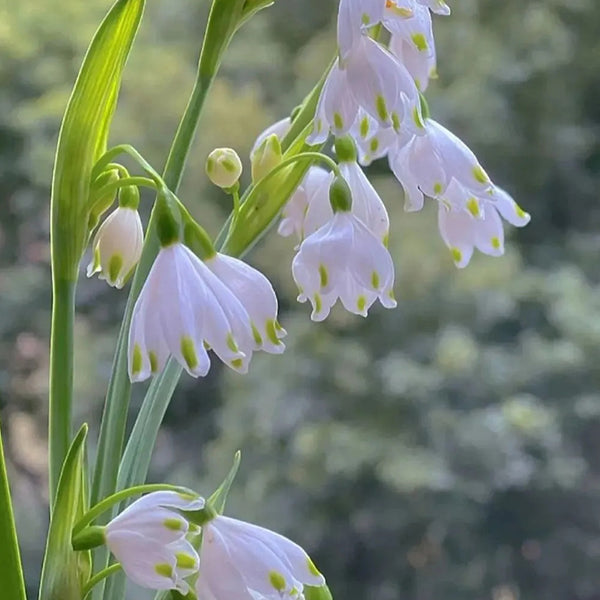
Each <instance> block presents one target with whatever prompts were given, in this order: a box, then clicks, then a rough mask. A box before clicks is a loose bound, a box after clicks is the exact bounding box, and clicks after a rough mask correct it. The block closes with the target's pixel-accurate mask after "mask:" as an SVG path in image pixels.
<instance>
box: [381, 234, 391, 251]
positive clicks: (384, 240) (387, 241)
mask: <svg viewBox="0 0 600 600" xmlns="http://www.w3.org/2000/svg"><path fill="white" fill-rule="evenodd" d="M381 243H382V244H383V245H384V246H385V247H386V248H387V247H388V246H389V244H390V234H389V233H386V234H385V235H384V236H383V238H382V240H381Z"/></svg>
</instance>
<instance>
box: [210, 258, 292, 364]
mask: <svg viewBox="0 0 600 600" xmlns="http://www.w3.org/2000/svg"><path fill="white" fill-rule="evenodd" d="M206 266H207V267H208V268H209V269H210V270H211V271H212V272H213V273H214V274H215V275H216V276H217V277H218V278H219V279H220V280H221V282H222V283H224V284H225V285H226V286H227V288H229V290H230V291H231V292H232V293H233V295H234V296H235V297H236V298H237V299H238V300H239V301H240V303H241V304H242V305H243V307H244V309H245V310H246V312H247V313H248V316H249V319H250V326H251V329H252V338H251V339H250V340H244V339H239V340H238V343H239V346H240V350H241V351H242V352H244V354H246V355H247V356H250V355H251V354H252V352H253V351H255V350H264V351H266V352H270V353H272V354H281V353H282V352H283V351H284V350H285V345H284V344H283V342H282V341H281V338H282V337H284V336H285V330H284V329H283V328H282V327H281V325H279V322H278V321H277V296H276V295H275V290H274V289H273V286H272V285H271V282H270V281H269V280H268V279H267V278H266V277H265V276H264V275H263V274H262V273H261V272H260V271H257V270H256V269H254V268H253V267H251V266H250V265H248V264H246V263H245V262H243V261H241V260H239V259H237V258H233V257H231V256H226V255H224V254H220V253H217V254H216V255H215V256H214V257H212V258H209V259H207V260H206Z"/></svg>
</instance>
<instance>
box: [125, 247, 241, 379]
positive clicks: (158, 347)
mask: <svg viewBox="0 0 600 600" xmlns="http://www.w3.org/2000/svg"><path fill="white" fill-rule="evenodd" d="M252 339H253V336H252V328H251V323H250V317H249V315H248V313H247V312H246V310H245V308H244V307H243V306H242V304H241V303H240V301H239V300H238V298H237V297H236V296H235V295H234V293H233V292H232V291H231V290H230V289H229V288H228V287H227V286H226V285H225V284H224V283H223V282H221V280H220V279H219V278H218V277H217V276H216V275H215V274H214V273H213V272H212V271H211V270H210V269H209V268H208V267H207V266H206V264H204V262H202V261H201V260H200V259H199V258H198V257H197V256H196V255H195V254H194V253H193V252H192V251H191V250H189V249H188V248H187V247H186V246H184V245H183V244H182V243H179V242H177V243H173V244H171V245H169V246H166V247H163V248H162V249H161V250H160V252H159V254H158V256H157V258H156V260H155V262H154V264H153V266H152V269H151V270H150V273H149V275H148V278H147V279H146V282H145V283H144V287H143V288H142V291H141V293H140V296H139V298H138V300H137V302H136V304H135V307H134V310H133V317H132V322H131V330H130V333H129V376H130V378H131V380H132V381H142V380H144V379H147V378H148V377H150V375H151V374H153V373H157V372H159V371H160V370H161V369H162V368H163V366H164V363H165V361H166V359H167V358H168V356H169V355H173V356H174V357H175V358H176V359H177V361H178V362H179V363H180V364H181V365H182V366H183V367H184V368H185V369H186V371H187V372H188V373H190V375H193V376H195V377H197V376H199V375H200V376H203V375H206V374H207V373H208V370H209V368H210V359H209V357H208V353H207V351H206V347H205V344H206V345H207V346H208V347H210V348H212V350H213V351H214V352H215V354H217V356H218V357H219V358H220V359H221V360H222V361H223V362H224V363H225V364H227V365H228V366H230V367H231V368H233V369H235V370H236V371H239V372H242V373H243V372H246V371H247V369H248V362H249V360H250V357H249V356H247V355H246V354H245V353H244V352H243V351H242V350H241V349H240V348H241V346H246V347H247V346H248V345H249V344H251V343H252V341H251V340H252Z"/></svg>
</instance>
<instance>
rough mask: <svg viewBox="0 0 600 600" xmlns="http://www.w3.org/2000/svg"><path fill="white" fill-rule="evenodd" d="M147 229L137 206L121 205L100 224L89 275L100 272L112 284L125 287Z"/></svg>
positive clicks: (88, 271)
mask: <svg viewBox="0 0 600 600" xmlns="http://www.w3.org/2000/svg"><path fill="white" fill-rule="evenodd" d="M143 244H144V229H143V227H142V221H141V219H140V215H139V213H138V211H137V210H135V209H133V208H128V207H122V206H119V207H118V208H116V209H115V210H114V211H113V212H112V213H111V214H110V215H109V216H108V217H107V218H106V220H105V221H104V222H103V223H102V225H100V227H99V228H98V231H97V232H96V235H95V236H94V241H93V243H92V250H93V253H94V255H93V258H92V261H91V262H90V264H89V265H88V267H87V276H88V277H91V276H92V275H93V274H94V273H100V275H99V277H100V279H105V280H106V282H107V283H108V284H109V285H112V286H114V287H116V288H119V289H120V288H122V287H123V285H125V282H126V281H127V277H128V275H129V274H130V273H131V271H132V269H133V268H134V267H135V266H136V265H137V263H138V261H139V260H140V256H141V255H142V246H143Z"/></svg>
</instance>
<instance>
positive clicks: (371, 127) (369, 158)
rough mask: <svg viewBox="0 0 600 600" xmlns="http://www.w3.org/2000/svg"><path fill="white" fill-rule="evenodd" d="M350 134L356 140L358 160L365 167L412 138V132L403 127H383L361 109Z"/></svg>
mask: <svg viewBox="0 0 600 600" xmlns="http://www.w3.org/2000/svg"><path fill="white" fill-rule="evenodd" d="M350 135H351V136H352V138H353V139H354V141H355V142H356V147H357V151H358V162H359V164H361V165H362V166H364V167H367V166H369V165H370V164H371V163H372V162H373V161H374V160H377V159H378V158H382V157H384V156H387V154H388V152H389V151H390V149H391V148H394V147H395V146H396V145H397V144H398V143H399V142H398V140H399V139H400V138H401V139H404V140H405V143H406V142H408V141H409V140H410V139H412V134H411V133H409V132H408V131H406V130H405V129H404V128H401V130H400V132H397V131H396V130H395V129H394V128H393V127H382V126H381V125H380V124H379V122H378V121H376V120H375V119H374V118H373V117H372V116H371V115H369V114H368V113H366V112H365V111H364V110H362V109H360V110H359V112H358V116H357V118H356V121H355V122H354V124H353V125H352V127H351V128H350Z"/></svg>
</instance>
